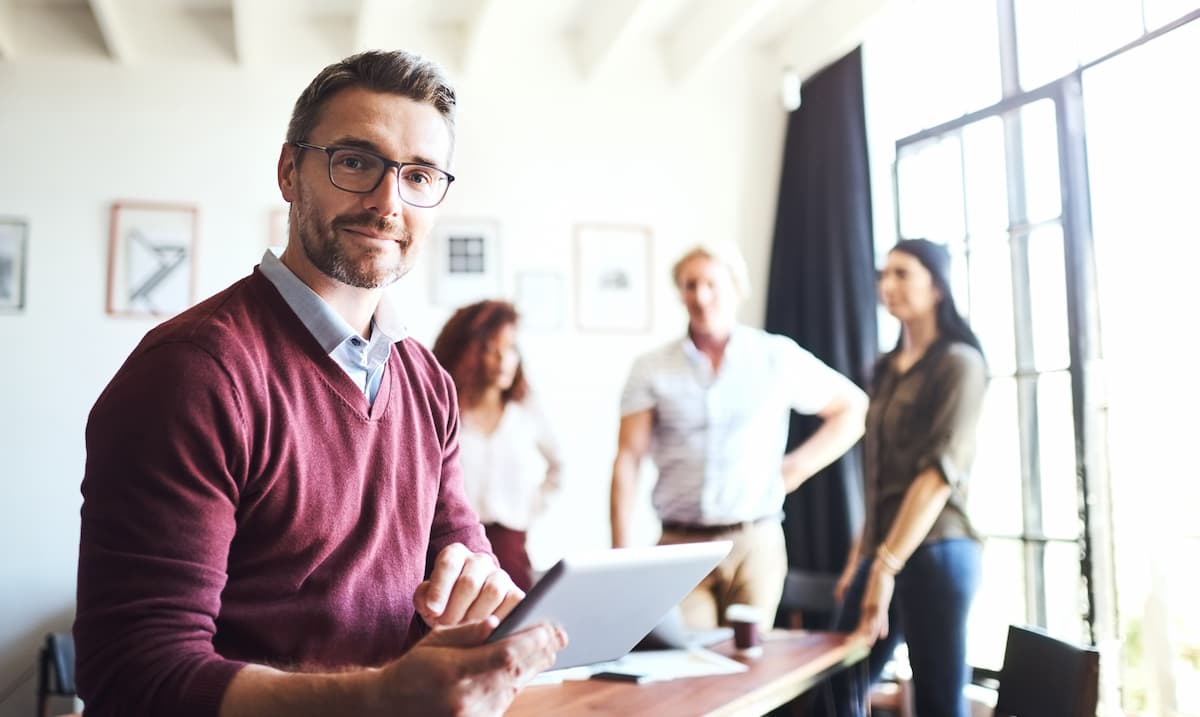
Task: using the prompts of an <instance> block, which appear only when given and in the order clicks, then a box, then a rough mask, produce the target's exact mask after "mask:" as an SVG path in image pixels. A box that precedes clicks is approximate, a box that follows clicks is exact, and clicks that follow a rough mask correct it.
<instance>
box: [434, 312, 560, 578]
mask: <svg viewBox="0 0 1200 717" xmlns="http://www.w3.org/2000/svg"><path fill="white" fill-rule="evenodd" d="M517 318H518V317H517V311H516V309H514V308H513V306H512V304H510V303H508V302H506V301H480V302H478V303H475V304H471V305H470V306H464V307H462V308H461V309H459V310H458V311H456V312H454V315H453V316H451V317H450V320H449V321H447V322H446V325H445V326H443V327H442V331H441V333H440V334H439V335H438V337H437V341H435V342H434V344H433V354H434V356H436V357H437V359H438V361H439V362H440V363H441V364H442V366H444V367H445V368H446V370H447V371H449V372H450V375H451V376H452V377H453V378H454V384H455V386H456V387H457V389H458V405H459V415H460V418H461V421H460V428H459V460H460V462H461V464H462V469H463V483H464V486H465V488H466V493H467V500H468V501H469V502H470V503H471V505H472V507H474V508H475V511H476V512H477V513H478V514H479V520H480V521H481V522H482V523H483V527H484V530H485V531H486V532H487V536H488V540H490V541H491V542H492V550H493V552H495V554H496V558H497V559H498V560H499V561H500V567H502V568H504V570H505V571H506V572H508V574H509V575H510V576H511V577H512V579H513V582H514V583H516V585H517V587H519V588H521V589H522V590H526V591H527V590H529V587H530V585H531V584H532V583H533V569H532V566H531V565H530V561H529V554H528V552H527V551H526V549H525V538H526V531H527V530H528V529H529V526H530V524H531V523H532V522H533V519H534V518H535V517H536V516H537V514H538V513H539V512H540V511H541V510H542V508H544V507H545V502H546V498H547V497H548V496H549V494H550V493H552V492H553V491H555V490H557V488H558V475H559V472H560V470H561V464H560V461H559V457H558V448H557V444H556V442H555V440H554V436H553V434H552V433H551V431H550V429H549V426H548V424H547V422H546V420H545V418H544V417H543V415H542V412H541V410H540V409H539V407H538V405H537V403H536V402H535V401H534V400H533V399H532V397H531V396H530V392H529V385H528V384H527V383H526V381H525V372H524V371H523V370H522V368H521V355H520V353H518V351H517V343H516V329H517Z"/></svg>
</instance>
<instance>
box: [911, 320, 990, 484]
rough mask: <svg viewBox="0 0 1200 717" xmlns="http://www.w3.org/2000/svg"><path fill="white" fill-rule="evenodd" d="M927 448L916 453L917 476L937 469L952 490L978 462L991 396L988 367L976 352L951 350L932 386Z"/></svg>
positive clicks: (958, 347) (963, 348)
mask: <svg viewBox="0 0 1200 717" xmlns="http://www.w3.org/2000/svg"><path fill="white" fill-rule="evenodd" d="M930 388H931V389H932V395H931V396H930V397H929V400H930V411H929V416H930V422H929V430H928V432H926V433H925V436H926V439H925V440H926V445H925V446H923V447H922V450H920V451H919V452H917V453H916V455H917V465H916V475H920V474H921V473H923V472H924V471H925V470H926V469H928V468H930V467H936V468H937V469H938V470H939V471H940V472H941V474H942V477H944V478H945V479H946V482H947V483H949V484H950V485H952V486H958V485H960V484H961V483H962V482H963V481H965V480H966V478H967V473H968V471H969V470H970V467H971V462H972V461H973V460H974V458H975V429H976V426H977V425H978V423H979V416H980V413H981V412H982V410H983V400H984V395H985V393H986V392H987V367H986V366H985V364H984V362H983V357H982V356H981V355H980V354H979V352H978V351H976V350H975V349H973V348H971V347H969V346H966V345H964V344H954V345H953V346H951V347H950V348H949V349H947V351H946V354H945V356H944V358H943V360H942V361H941V362H940V363H939V366H938V367H937V375H936V376H934V377H933V382H932V384H931V387H930Z"/></svg>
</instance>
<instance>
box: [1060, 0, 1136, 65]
mask: <svg viewBox="0 0 1200 717" xmlns="http://www.w3.org/2000/svg"><path fill="white" fill-rule="evenodd" d="M1076 2H1077V3H1078V5H1077V6H1076V7H1077V12H1080V13H1083V12H1086V13H1087V22H1076V23H1075V28H1076V29H1077V30H1078V32H1079V47H1078V53H1077V55H1078V57H1079V62H1080V63H1081V64H1083V63H1088V62H1091V61H1092V60H1098V59H1100V58H1101V57H1104V56H1105V55H1106V54H1108V53H1109V52H1112V51H1113V50H1115V49H1117V48H1118V47H1121V46H1122V45H1125V44H1127V43H1129V42H1132V41H1133V40H1136V39H1138V38H1139V37H1141V36H1142V33H1143V30H1144V28H1143V27H1142V3H1141V0H1076Z"/></svg>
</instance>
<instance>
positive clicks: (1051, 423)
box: [1037, 371, 1080, 540]
mask: <svg viewBox="0 0 1200 717" xmlns="http://www.w3.org/2000/svg"><path fill="white" fill-rule="evenodd" d="M1037 388H1038V397H1037V417H1038V467H1039V469H1040V472H1041V479H1042V530H1043V531H1044V532H1045V534H1046V535H1047V536H1050V537H1053V538H1066V539H1070V540H1074V539H1076V538H1078V537H1079V536H1080V522H1079V482H1078V478H1077V477H1076V474H1075V422H1074V419H1073V415H1074V414H1073V412H1072V408H1071V375H1070V374H1069V373H1067V372H1066V371H1057V372H1055V373H1048V374H1044V375H1042V376H1040V377H1038V384H1037Z"/></svg>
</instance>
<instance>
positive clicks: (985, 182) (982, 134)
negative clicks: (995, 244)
mask: <svg viewBox="0 0 1200 717" xmlns="http://www.w3.org/2000/svg"><path fill="white" fill-rule="evenodd" d="M963 157H964V159H965V167H964V170H965V171H964V174H965V175H966V184H967V187H966V200H967V231H968V232H969V233H970V235H971V236H972V237H974V236H976V235H980V234H991V235H993V236H995V235H1002V233H1003V232H1004V231H1005V230H1006V229H1007V228H1008V189H1007V186H1006V183H1005V172H1004V122H1003V121H1002V120H1001V119H1000V118H999V117H989V118H987V119H985V120H982V121H980V122H976V123H974V124H971V125H968V126H967V127H966V128H964V129H963Z"/></svg>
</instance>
